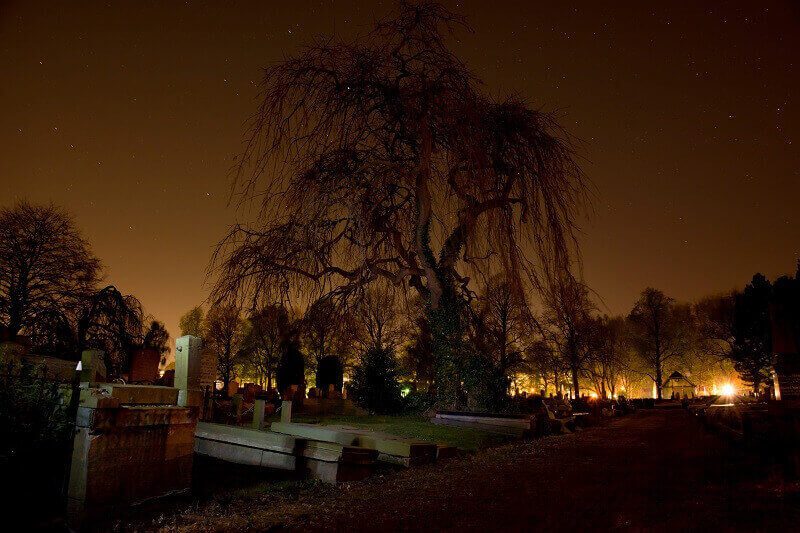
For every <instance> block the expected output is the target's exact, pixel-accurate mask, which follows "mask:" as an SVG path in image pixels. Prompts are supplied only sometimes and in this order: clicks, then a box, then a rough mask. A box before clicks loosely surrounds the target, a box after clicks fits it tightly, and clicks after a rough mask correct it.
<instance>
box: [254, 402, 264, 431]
mask: <svg viewBox="0 0 800 533" xmlns="http://www.w3.org/2000/svg"><path fill="white" fill-rule="evenodd" d="M266 405H267V401H266V400H263V399H261V398H259V399H257V400H256V403H255V405H254V406H253V429H261V426H263V425H264V414H265V413H266Z"/></svg>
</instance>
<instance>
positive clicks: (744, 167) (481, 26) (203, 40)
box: [0, 0, 800, 335]
mask: <svg viewBox="0 0 800 533" xmlns="http://www.w3.org/2000/svg"><path fill="white" fill-rule="evenodd" d="M446 4H447V5H448V6H450V7H451V8H452V9H453V10H455V11H457V12H459V13H462V14H463V15H465V16H466V17H467V18H468V20H469V22H470V23H471V25H472V27H473V29H474V33H472V34H468V33H464V34H461V35H460V42H454V43H453V47H454V49H455V50H456V51H457V53H458V54H459V55H460V56H461V57H462V58H463V59H464V60H465V61H466V62H467V63H468V65H469V66H470V67H471V68H472V69H473V70H474V71H475V72H476V73H477V74H478V75H479V76H480V77H481V78H482V79H483V80H484V81H485V85H486V90H487V91H490V92H492V93H497V94H503V93H508V92H514V93H518V94H520V95H522V96H524V97H525V98H527V99H529V100H530V102H532V104H533V105H534V106H536V107H541V108H543V109H545V110H550V111H558V112H559V113H560V114H561V115H562V117H563V118H562V121H563V124H564V125H565V126H566V127H567V128H568V130H569V131H570V132H571V133H572V134H574V135H575V136H577V137H578V138H580V139H581V140H582V142H583V153H582V155H583V156H584V157H585V159H586V161H585V162H584V164H583V168H584V170H585V172H586V173H587V175H588V176H589V178H590V179H591V180H592V182H593V184H594V186H595V188H596V201H595V207H594V214H593V215H592V216H591V217H590V218H588V219H586V220H585V221H584V222H582V224H581V225H582V235H581V242H582V251H583V259H584V274H585V277H586V280H587V282H588V283H589V284H590V285H591V286H592V287H594V289H595V290H596V291H597V292H598V293H599V295H601V296H602V297H603V299H604V303H605V305H606V310H607V311H609V312H612V313H626V312H627V311H628V310H629V309H630V307H631V305H632V304H633V302H634V300H635V299H636V297H637V295H638V293H639V291H640V290H641V289H642V288H644V287H645V286H648V285H651V286H655V287H658V288H661V289H663V290H665V291H666V292H667V293H668V294H670V295H672V296H674V297H677V298H679V299H684V300H693V299H696V298H699V297H701V296H703V295H705V294H708V293H710V292H714V291H720V290H726V289H730V288H733V287H735V286H741V285H743V284H744V283H745V282H746V281H748V279H749V278H750V276H751V275H752V274H753V273H754V272H756V271H763V272H764V273H765V274H767V275H768V276H770V277H773V276H775V275H777V274H781V273H785V272H789V271H793V270H794V263H795V258H796V257H797V256H798V255H800V209H798V200H799V199H800V105H799V102H798V98H797V97H798V94H797V92H798V90H799V89H800V65H798V64H797V63H798V60H799V57H800V7H798V4H797V3H792V2H768V3H762V2H725V3H720V4H719V5H713V4H712V3H705V2H681V3H678V2H664V3H663V4H661V5H656V4H655V3H650V2H641V1H635V2H611V3H605V2H595V1H592V2H585V3H576V4H570V3H568V2H541V3H538V2H522V1H520V2H504V1H500V0H492V1H491V2H486V1H476V2H459V3H455V2H446ZM600 4H608V5H600ZM391 6H392V3H388V2H375V3H369V2H351V1H335V2H334V1H324V2H303V1H296V2H267V1H258V2H244V1H237V2H213V3H212V2H145V1H136V2H134V1H128V2H120V1H113V2H52V3H49V2H38V1H32V0H26V1H8V0H0V73H2V82H0V117H1V118H0V146H2V152H0V154H1V155H0V205H3V206H5V205H8V204H11V203H13V202H14V201H15V200H16V199H19V198H28V199H30V200H32V201H35V202H48V201H53V202H56V203H58V204H61V205H63V206H65V207H66V208H67V209H69V210H70V211H72V212H73V213H74V214H75V216H76V218H77V222H78V224H79V226H80V227H81V228H82V230H83V232H84V234H85V236H86V237H87V238H88V239H89V240H90V241H91V242H92V244H93V247H94V250H95V252H96V254H97V255H98V256H99V257H101V258H102V259H103V261H104V262H105V264H106V266H107V269H108V275H107V280H108V281H109V282H111V283H113V284H115V285H117V287H118V288H119V289H120V290H121V291H123V292H125V293H132V294H135V295H136V296H138V297H139V298H140V299H141V301H142V303H143V304H144V306H145V308H146V310H147V311H148V312H150V313H152V314H153V315H155V316H156V317H157V318H159V319H161V320H163V321H164V322H166V324H167V326H168V328H169V329H170V331H171V333H172V334H173V335H176V334H177V333H178V332H177V321H178V317H179V316H180V314H181V313H183V312H184V311H185V310H187V309H188V308H189V307H191V306H193V305H196V304H197V303H199V302H201V301H202V300H203V299H204V298H205V297H206V295H207V292H208V291H207V287H204V278H205V269H206V266H207V264H208V260H209V257H210V254H211V252H212V249H213V246H214V244H215V243H216V241H217V240H218V239H219V238H220V237H221V236H222V235H223V233H224V232H225V230H226V227H227V226H228V225H229V224H231V223H232V222H233V221H234V220H235V219H236V217H237V212H236V210H235V208H233V207H229V206H228V197H229V193H230V187H229V180H228V171H229V169H230V167H231V165H232V159H233V156H234V155H236V154H237V153H238V151H239V150H240V147H241V144H240V143H241V138H242V134H243V133H244V123H245V120H246V118H247V117H248V115H249V114H250V113H251V112H252V111H254V109H255V105H256V104H255V101H254V97H255V83H256V82H257V80H258V79H259V75H260V68H262V67H264V66H266V65H268V64H270V63H271V62H273V61H276V60H280V59H281V58H282V57H284V56H286V55H291V54H293V53H294V52H295V51H296V50H297V49H298V47H299V46H300V45H301V44H302V43H303V42H304V41H305V40H306V39H308V38H310V37H312V36H314V35H316V34H319V33H332V32H335V33H337V34H339V35H341V36H343V37H346V36H348V35H351V34H352V33H353V32H356V31H359V30H363V29H365V28H367V27H368V26H369V25H370V23H371V22H372V21H373V20H374V19H375V18H376V17H378V16H381V15H383V14H384V13H385V12H386V11H387V9H388V8H389V7H391Z"/></svg>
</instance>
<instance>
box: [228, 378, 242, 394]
mask: <svg viewBox="0 0 800 533" xmlns="http://www.w3.org/2000/svg"><path fill="white" fill-rule="evenodd" d="M237 394H239V382H238V381H231V382H230V383H228V396H230V397H233V396H236V395H237Z"/></svg>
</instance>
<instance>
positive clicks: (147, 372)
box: [128, 348, 161, 383]
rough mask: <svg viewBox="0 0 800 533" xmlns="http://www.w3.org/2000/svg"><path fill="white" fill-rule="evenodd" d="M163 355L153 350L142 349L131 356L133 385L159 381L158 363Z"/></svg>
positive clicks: (130, 377)
mask: <svg viewBox="0 0 800 533" xmlns="http://www.w3.org/2000/svg"><path fill="white" fill-rule="evenodd" d="M160 360H161V354H159V353H158V350H155V349H153V348H140V349H138V350H135V351H134V352H133V353H132V354H131V369H130V373H129V375H128V380H129V381H130V382H131V383H155V382H156V380H158V363H159V362H160Z"/></svg>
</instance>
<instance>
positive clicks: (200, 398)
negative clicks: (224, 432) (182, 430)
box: [175, 335, 217, 419]
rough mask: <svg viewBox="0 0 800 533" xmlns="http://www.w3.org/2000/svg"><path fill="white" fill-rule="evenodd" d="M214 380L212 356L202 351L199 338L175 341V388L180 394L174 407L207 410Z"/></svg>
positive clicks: (214, 365)
mask: <svg viewBox="0 0 800 533" xmlns="http://www.w3.org/2000/svg"><path fill="white" fill-rule="evenodd" d="M216 377H217V357H216V354H214V353H213V352H211V351H209V350H203V340H202V339H201V338H200V337H195V336H193V335H185V336H183V337H180V338H178V339H177V340H176V341H175V388H177V389H178V390H179V391H180V392H179V393H178V405H181V406H186V407H199V408H201V411H207V410H208V409H209V406H208V405H207V404H208V400H210V397H209V395H211V394H212V393H213V391H214V382H215V380H216ZM204 399H205V400H207V401H206V402H204ZM204 415H205V413H203V412H201V418H202V419H205V418H206V416H204Z"/></svg>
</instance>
